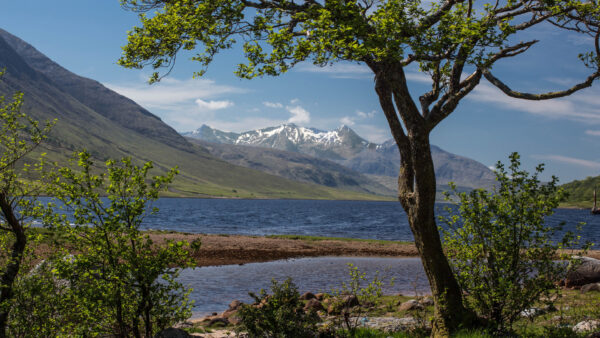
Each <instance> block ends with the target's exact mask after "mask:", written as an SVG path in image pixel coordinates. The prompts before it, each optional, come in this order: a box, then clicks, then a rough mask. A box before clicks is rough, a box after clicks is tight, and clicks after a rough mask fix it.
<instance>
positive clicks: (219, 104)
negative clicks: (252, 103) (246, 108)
mask: <svg viewBox="0 0 600 338" xmlns="http://www.w3.org/2000/svg"><path fill="white" fill-rule="evenodd" d="M196 104H197V105H198V107H200V109H202V110H219V109H225V108H229V107H231V106H233V102H231V101H212V100H211V101H204V100H201V99H197V100H196Z"/></svg>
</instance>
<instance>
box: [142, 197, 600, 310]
mask: <svg viewBox="0 0 600 338" xmlns="http://www.w3.org/2000/svg"><path fill="white" fill-rule="evenodd" d="M155 206H156V207H158V208H159V209H160V212H159V213H158V214H156V215H152V216H149V217H148V218H147V219H146V222H145V223H144V227H145V228H146V229H162V230H175V231H183V232H191V233H206V234H209V233H210V234H242V235H270V234H300V235H316V236H335V237H354V238H370V239H387V240H402V241H412V240H413V237H412V233H411V232H410V228H409V226H408V221H407V218H406V214H405V213H404V211H403V210H402V208H401V206H400V204H399V203H398V202H370V201H317V200H229V199H188V198H162V199H159V200H158V201H157V202H156V203H155ZM437 213H438V214H441V215H443V214H445V211H444V210H443V205H438V207H437ZM561 222H566V223H567V226H566V227H565V229H568V230H573V229H574V227H575V225H576V224H578V223H579V222H586V223H587V226H585V227H584V228H583V231H582V237H583V239H584V240H590V241H592V242H596V243H599V242H600V231H599V229H600V216H596V217H595V216H592V215H590V213H589V211H588V210H576V209H558V210H557V211H556V213H555V214H554V215H552V216H551V217H549V218H548V219H547V223H548V224H551V225H557V224H560V223H561ZM349 262H350V263H353V264H355V265H356V266H358V267H359V269H360V270H361V271H364V272H367V274H368V279H370V278H372V277H373V276H374V273H375V271H380V272H383V271H386V272H385V273H386V274H388V276H389V277H393V278H395V279H396V282H395V284H394V286H392V287H389V286H388V287H386V288H385V289H384V291H385V292H386V293H388V294H395V293H403V294H414V293H415V292H418V293H427V292H428V290H429V287H428V284H427V279H426V277H425V274H424V272H423V268H422V266H421V262H420V260H419V259H418V258H357V257H321V258H302V259H292V260H285V261H276V262H268V263H252V264H245V265H230V266H217V267H203V268H197V269H188V270H185V271H183V272H182V275H181V277H180V278H181V281H183V282H184V284H186V285H188V286H190V287H192V288H194V291H193V292H192V294H191V295H190V297H191V298H192V299H193V300H195V305H194V309H193V311H194V314H195V316H199V315H204V314H207V313H210V312H213V311H215V312H217V311H218V312H220V311H223V310H225V309H226V308H227V305H228V304H229V302H230V301H232V300H234V299H239V300H242V301H249V300H250V297H249V296H248V295H247V293H248V292H249V291H252V292H258V291H259V290H260V289H261V288H265V289H268V288H269V286H270V281H271V278H275V279H277V280H279V281H283V280H284V279H285V278H287V277H292V279H293V281H294V282H295V283H296V284H297V285H298V287H299V289H300V291H301V292H304V291H311V292H318V291H331V290H332V289H334V288H339V287H340V286H341V283H342V282H343V281H345V280H347V279H348V267H347V265H346V263H349Z"/></svg>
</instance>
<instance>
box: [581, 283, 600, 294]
mask: <svg viewBox="0 0 600 338" xmlns="http://www.w3.org/2000/svg"><path fill="white" fill-rule="evenodd" d="M590 291H600V283H590V284H586V285H584V286H582V287H581V293H586V292H590Z"/></svg>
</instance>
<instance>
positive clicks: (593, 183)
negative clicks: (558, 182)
mask: <svg viewBox="0 0 600 338" xmlns="http://www.w3.org/2000/svg"><path fill="white" fill-rule="evenodd" d="M562 187H563V188H564V189H565V190H566V191H567V193H569V197H568V199H567V201H566V202H565V203H564V206H565V207H581V208H591V207H592V205H593V203H594V188H596V189H598V194H599V195H598V198H599V200H598V201H599V206H600V176H596V177H588V178H586V179H584V180H578V181H573V182H570V183H567V184H563V185H562Z"/></svg>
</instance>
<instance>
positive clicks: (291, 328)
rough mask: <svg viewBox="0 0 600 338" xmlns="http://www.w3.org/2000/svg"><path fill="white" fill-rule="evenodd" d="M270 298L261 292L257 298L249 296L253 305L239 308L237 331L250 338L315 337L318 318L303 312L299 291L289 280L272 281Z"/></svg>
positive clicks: (312, 313)
mask: <svg viewBox="0 0 600 338" xmlns="http://www.w3.org/2000/svg"><path fill="white" fill-rule="evenodd" d="M271 283H272V284H271V292H272V294H271V295H268V294H267V292H266V291H265V290H260V293H259V295H256V294H254V293H250V296H251V297H252V298H253V299H254V301H255V304H254V305H248V304H244V305H242V307H241V309H240V311H239V316H240V318H241V320H242V322H241V324H240V327H239V330H240V331H246V332H248V334H249V335H250V337H313V336H315V335H316V333H317V323H318V322H319V321H320V319H319V316H318V315H317V314H316V313H315V312H313V311H309V312H304V310H303V307H304V304H303V303H302V301H301V300H300V294H299V292H298V288H297V287H296V285H295V284H294V283H293V282H292V280H291V278H288V279H286V280H285V281H284V282H283V283H281V284H280V283H277V281H276V280H272V281H271Z"/></svg>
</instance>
